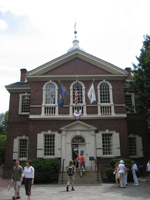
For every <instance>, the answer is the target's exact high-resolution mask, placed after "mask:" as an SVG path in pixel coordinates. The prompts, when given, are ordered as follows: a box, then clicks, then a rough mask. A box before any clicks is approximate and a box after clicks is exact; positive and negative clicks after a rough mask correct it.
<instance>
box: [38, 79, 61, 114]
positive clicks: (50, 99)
mask: <svg viewBox="0 0 150 200" xmlns="http://www.w3.org/2000/svg"><path fill="white" fill-rule="evenodd" d="M57 96H58V87H57V84H56V83H55V82H53V81H49V82H47V83H45V84H44V86H43V103H42V115H47V116H48V115H58V103H57V99H58V97H57Z"/></svg>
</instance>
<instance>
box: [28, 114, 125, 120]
mask: <svg viewBox="0 0 150 200" xmlns="http://www.w3.org/2000/svg"><path fill="white" fill-rule="evenodd" d="M126 117H127V114H126V113H121V114H115V115H98V114H88V115H87V116H83V115H81V117H80V119H81V120H82V119H124V118H126ZM29 119H31V120H75V118H74V116H73V115H72V116H70V115H67V114H66V115H57V116H55V115H52V116H51V115H29Z"/></svg>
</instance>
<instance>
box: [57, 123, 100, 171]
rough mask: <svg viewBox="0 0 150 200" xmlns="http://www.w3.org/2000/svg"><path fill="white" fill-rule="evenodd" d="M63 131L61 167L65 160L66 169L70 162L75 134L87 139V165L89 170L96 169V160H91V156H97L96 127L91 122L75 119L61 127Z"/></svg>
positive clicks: (85, 149)
mask: <svg viewBox="0 0 150 200" xmlns="http://www.w3.org/2000/svg"><path fill="white" fill-rule="evenodd" d="M60 130H61V133H62V138H61V142H62V144H61V150H62V151H61V169H62V168H63V160H64V167H65V168H64V169H66V167H67V166H68V164H69V161H70V160H71V159H72V139H73V138H74V137H75V136H82V137H83V138H84V139H85V143H84V145H85V147H84V151H85V155H84V156H85V165H86V169H87V170H91V169H93V170H95V161H89V157H94V158H96V157H97V156H96V136H95V131H96V130H97V128H96V127H93V126H91V125H89V124H86V123H84V122H81V121H75V122H73V123H71V124H68V125H67V126H64V127H62V128H60Z"/></svg>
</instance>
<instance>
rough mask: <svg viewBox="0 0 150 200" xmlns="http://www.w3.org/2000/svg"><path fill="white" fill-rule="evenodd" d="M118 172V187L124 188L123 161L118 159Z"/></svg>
mask: <svg viewBox="0 0 150 200" xmlns="http://www.w3.org/2000/svg"><path fill="white" fill-rule="evenodd" d="M119 163H120V164H119V174H120V187H121V188H125V187H126V185H125V170H124V169H125V165H124V161H123V160H120V162H119Z"/></svg>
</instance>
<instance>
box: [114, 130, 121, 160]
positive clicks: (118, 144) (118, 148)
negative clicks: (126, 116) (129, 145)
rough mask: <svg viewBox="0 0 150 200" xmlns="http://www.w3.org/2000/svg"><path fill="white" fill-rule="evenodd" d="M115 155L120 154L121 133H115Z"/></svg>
mask: <svg viewBox="0 0 150 200" xmlns="http://www.w3.org/2000/svg"><path fill="white" fill-rule="evenodd" d="M113 155H114V156H116V157H119V156H120V139H119V133H114V134H113Z"/></svg>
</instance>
